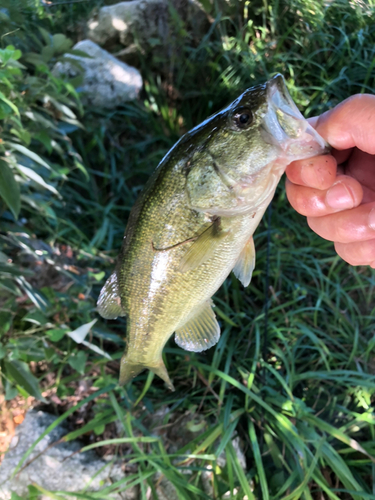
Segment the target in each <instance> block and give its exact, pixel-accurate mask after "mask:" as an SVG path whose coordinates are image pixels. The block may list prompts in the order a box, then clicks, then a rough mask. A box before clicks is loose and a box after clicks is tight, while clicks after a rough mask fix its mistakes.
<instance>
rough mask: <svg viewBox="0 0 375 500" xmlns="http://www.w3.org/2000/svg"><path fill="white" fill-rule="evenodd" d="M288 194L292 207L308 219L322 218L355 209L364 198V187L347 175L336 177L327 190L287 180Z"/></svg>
mask: <svg viewBox="0 0 375 500" xmlns="http://www.w3.org/2000/svg"><path fill="white" fill-rule="evenodd" d="M286 193H287V196H288V199H289V202H290V204H291V205H292V207H293V208H294V209H295V210H297V212H299V213H300V214H302V215H305V216H308V217H322V216H326V215H329V214H333V213H336V212H339V211H342V210H349V209H353V208H355V207H357V206H358V205H359V204H360V203H361V201H362V198H363V189H362V186H361V185H360V184H359V182H358V181H356V180H355V179H353V178H352V177H349V176H346V175H339V176H338V177H336V179H335V182H334V183H333V184H332V185H330V187H329V188H328V189H325V190H323V189H317V188H313V187H306V186H301V185H296V184H294V183H293V182H291V181H290V180H288V179H287V181H286Z"/></svg>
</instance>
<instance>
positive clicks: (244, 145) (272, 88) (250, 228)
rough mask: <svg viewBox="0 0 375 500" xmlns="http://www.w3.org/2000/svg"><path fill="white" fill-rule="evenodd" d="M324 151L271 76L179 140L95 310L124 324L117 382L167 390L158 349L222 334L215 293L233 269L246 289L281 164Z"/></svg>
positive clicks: (142, 200)
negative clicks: (149, 379) (156, 380)
mask: <svg viewBox="0 0 375 500" xmlns="http://www.w3.org/2000/svg"><path fill="white" fill-rule="evenodd" d="M326 150H327V145H326V144H325V142H324V141H323V139H322V138H321V137H320V136H319V135H318V134H317V133H316V132H315V131H314V129H313V128H312V127H311V126H310V125H309V124H308V123H307V121H306V120H305V119H304V118H303V116H302V115H301V113H300V112H299V111H298V109H297V107H296V105H295V104H294V102H293V101H292V99H291V97H290V96H289V94H288V91H287V89H286V86H285V83H284V80H283V78H282V76H281V75H277V76H276V77H274V78H273V79H271V80H270V81H269V82H267V83H265V84H264V85H259V86H257V87H253V88H252V89H248V90H247V91H245V92H244V93H243V94H242V95H241V96H239V97H238V98H237V99H236V100H235V101H234V102H233V103H232V104H230V105H229V106H228V107H226V108H225V109H224V110H222V111H220V112H219V113H216V114H215V115H213V116H212V117H210V118H208V119H207V120H205V121H204V122H203V123H202V124H201V125H199V126H198V127H196V128H195V129H193V130H192V131H191V132H189V133H187V134H185V136H183V137H182V138H181V139H180V141H179V142H178V143H177V144H176V145H175V146H174V147H173V148H172V150H171V151H170V152H169V153H168V154H167V155H166V156H165V157H164V158H163V160H162V161H161V163H160V164H159V166H158V167H157V169H156V171H155V172H154V174H153V175H152V176H151V178H150V179H149V181H148V183H147V184H146V186H145V189H144V191H143V193H142V194H141V195H140V197H139V199H138V200H137V202H136V204H135V206H134V207H133V209H132V211H131V214H130V217H129V222H128V226H127V229H126V233H125V237H124V241H123V245H122V249H121V251H120V255H119V258H118V261H117V265H116V268H115V271H114V272H113V274H112V275H111V276H110V278H109V279H108V280H107V282H106V284H105V285H104V287H103V289H102V291H101V293H100V296H99V299H98V310H99V312H100V314H102V316H103V317H105V318H112V319H113V318H116V317H117V316H125V315H126V316H127V348H126V352H125V354H124V356H123V357H122V360H121V368H120V383H127V382H129V381H130V380H131V379H132V378H133V377H135V376H136V375H137V374H138V373H140V372H141V371H142V370H144V369H146V368H148V369H150V370H152V371H153V372H154V373H156V374H157V375H159V376H160V377H161V378H162V379H163V380H164V381H165V382H166V383H167V385H168V386H169V387H170V388H171V389H173V385H172V382H171V381H170V378H169V375H168V373H167V370H166V368H165V366H164V363H163V360H162V351H163V348H164V346H165V343H166V342H167V340H168V339H169V338H170V336H171V335H172V334H173V333H174V332H176V335H175V339H176V342H177V344H178V345H179V346H180V347H182V348H184V349H187V350H190V351H196V352H200V351H203V350H205V349H207V348H209V347H211V346H212V345H214V344H215V343H216V342H217V341H218V339H219V336H220V326H219V324H218V322H217V320H216V318H215V314H214V311H213V310H212V305H213V304H212V300H211V297H212V295H213V294H214V293H215V292H216V291H217V290H218V288H219V287H220V286H221V284H222V283H223V281H224V280H225V279H226V277H227V276H228V274H229V273H230V272H231V271H232V270H233V271H234V273H235V275H236V276H237V277H238V278H239V279H240V281H241V282H242V283H243V284H244V286H247V285H248V283H249V282H250V279H251V273H252V271H253V268H254V263H255V250H254V244H253V240H252V235H253V233H254V231H255V230H256V228H257V226H258V224H259V222H260V220H261V218H262V216H263V214H264V211H265V210H266V208H267V206H268V204H269V203H270V201H271V199H272V197H273V195H274V192H275V189H276V186H277V183H278V181H279V180H280V177H281V175H282V174H283V172H284V171H285V168H286V166H287V165H288V164H289V163H290V162H291V161H293V160H297V159H302V158H309V157H311V156H314V155H317V154H321V153H323V152H325V151H326Z"/></svg>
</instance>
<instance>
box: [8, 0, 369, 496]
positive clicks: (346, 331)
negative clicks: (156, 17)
mask: <svg viewBox="0 0 375 500" xmlns="http://www.w3.org/2000/svg"><path fill="white" fill-rule="evenodd" d="M97 5H99V3H98V4H97ZM201 5H202V8H203V9H204V10H205V12H206V14H207V18H208V29H207V32H206V33H205V34H204V35H203V36H202V37H201V38H200V39H197V38H194V37H193V36H191V35H190V34H189V32H188V31H187V30H185V29H183V28H184V22H183V20H179V19H175V18H174V24H173V25H172V26H171V34H170V41H169V53H168V55H167V56H163V55H162V54H160V53H157V54H155V55H152V54H146V55H142V53H140V54H139V55H138V65H139V67H140V69H141V71H142V75H143V78H144V82H145V85H144V90H143V93H142V96H141V99H140V101H139V102H136V103H127V104H124V105H122V106H120V107H119V108H117V109H115V110H112V111H103V110H95V109H90V110H88V109H85V110H84V112H81V111H80V105H79V100H78V99H77V95H76V93H75V91H74V89H73V87H71V86H69V85H70V84H69V83H66V82H62V81H60V80H56V79H54V77H53V76H52V75H51V73H50V68H51V65H52V64H53V63H54V61H55V59H56V58H57V57H60V55H61V53H59V52H57V53H56V54H55V53H54V55H53V57H51V59H49V60H48V61H45V64H44V66H43V65H42V69H41V66H40V64H39V65H38V64H36V65H35V62H36V61H37V60H38V61H39V60H40V59H39V58H38V57H39V56H38V57H36V56H35V54H39V53H42V51H43V47H44V46H46V45H48V40H52V42H51V43H52V46H53V40H61V41H62V40H63V39H62V38H61V37H60V38H58V39H56V38H53V37H54V36H55V37H56V35H57V34H60V35H65V36H66V37H67V36H69V37H72V33H74V29H73V28H72V26H71V25H69V32H67V31H66V30H65V31H64V25H65V23H64V19H66V17H64V16H70V15H71V11H69V9H70V7H68V6H65V7H64V6H56V7H55V8H56V9H57V8H58V9H59V10H58V12H59V14H58V15H56V12H57V11H54V13H52V10H51V9H52V8H48V9H47V10H43V12H42V13H40V14H39V17H37V18H33V19H31V20H30V17H27V19H28V21H27V22H29V23H31V22H32V23H34V25H33V26H34V32H35V37H34V38H33V40H32V41H27V40H28V38H27V34H24V35H25V37H24V38H22V37H21V34H19V35H15V34H14V35H12V36H13V37H15V36H19V37H20V40H21V41H22V43H28V44H29V46H31V45H32V48H31V49H29V50H26V48H23V50H22V54H19V53H18V52H17V53H16V54H15V53H14V52H13V56H12V57H13V59H14V60H15V61H18V62H19V64H21V65H23V67H22V68H21V67H20V66H18V64H15V65H14V64H13V63H12V67H14V68H18V76H17V71H16V72H13V70H12V72H13V73H12V74H13V76H14V78H20V72H21V73H22V72H23V71H24V72H25V73H24V74H25V75H28V76H27V77H28V78H30V79H35V78H44V79H45V80H44V81H45V82H46V83H45V85H46V87H44V88H50V87H48V85H49V86H51V85H52V87H53V89H54V90H53V92H56V94H57V95H55V94H53V96H52V97H53V99H55V101H51V102H56V103H60V104H59V106H66V107H67V108H68V109H70V110H71V113H74V118H73V117H70V118H69V116H65V115H64V114H63V115H61V114H58V116H56V115H54V114H53V113H55V106H57V104H53V105H52V108H48V106H47V107H46V106H44V104H43V103H44V100H43V99H44V98H43V96H40V95H39V94H38V95H39V97H36V98H35V100H34V101H33V102H32V103H31V104H27V103H26V104H24V103H23V104H22V106H23V108H22V109H24V110H25V111H21V112H20V115H22V113H24V114H25V117H23V116H22V117H21V118H22V120H21V123H22V128H23V129H26V131H27V133H28V134H29V136H30V137H28V136H27V134H26V135H24V137H22V132H20V134H21V135H20V134H19V135H18V136H17V137H14V132H12V129H11V126H10V125H9V126H8V129H7V130H8V132H7V133H8V134H13V135H12V137H11V139H9V142H11V143H12V144H16V146H17V147H14V146H8V147H7V149H6V151H10V156H6V155H5V153H4V155H5V156H4V157H3V158H5V159H3V161H6V162H7V164H8V168H9V169H10V170H11V171H12V173H13V174H14V179H15V182H16V183H17V184H18V188H15V189H19V192H20V200H21V204H20V212H19V214H20V218H18V219H17V215H18V211H17V210H15V209H14V207H13V208H12V206H10V205H9V202H8V201H7V199H6V197H5V196H3V200H4V207H3V213H2V224H4V225H2V228H3V229H2V233H1V238H2V240H1V241H2V245H3V246H2V252H3V253H2V254H0V256H1V255H5V257H4V258H3V262H4V264H3V266H7V268H6V269H5V271H4V273H5V274H4V278H5V279H4V281H5V285H3V286H2V290H7V292H6V293H7V294H8V296H7V297H8V298H7V299H5V297H6V295H4V294H3V295H1V298H0V300H1V304H2V305H3V307H2V313H1V314H5V315H6V316H4V318H5V319H6V321H5V319H4V320H3V322H2V326H1V328H2V336H1V338H0V341H1V342H2V347H0V349H3V350H0V357H2V363H3V364H2V377H3V385H4V388H5V390H6V391H8V392H7V397H8V398H11V397H12V396H14V395H15V394H16V393H17V391H18V392H20V393H21V394H24V395H26V394H32V395H34V396H36V397H43V396H42V393H43V394H44V395H45V396H44V397H46V398H48V394H49V393H50V392H51V391H52V392H55V393H56V394H57V396H58V397H59V398H60V399H61V400H64V398H68V397H69V396H72V394H74V391H75V384H77V383H78V381H79V380H81V381H82V380H84V381H85V383H86V384H87V385H88V386H89V387H94V388H95V389H96V392H95V393H94V394H91V395H88V396H87V397H86V398H83V399H82V400H81V401H79V403H78V405H77V407H72V408H70V409H69V410H68V411H66V412H65V413H64V412H62V414H61V416H60V420H64V419H67V418H69V419H70V418H71V416H72V415H73V414H74V412H75V411H78V410H79V409H80V408H81V407H85V405H86V404H88V403H89V404H90V405H91V406H90V408H91V409H92V411H91V413H90V414H89V416H88V417H87V420H86V421H85V423H84V424H82V425H81V427H78V428H75V429H72V431H71V432H70V433H69V434H68V435H67V436H66V437H65V439H66V440H67V441H69V440H70V439H73V438H76V437H79V436H81V437H84V439H85V442H84V445H83V450H85V449H89V448H96V449H97V450H100V449H107V448H106V447H109V446H110V447H111V450H112V451H113V457H114V458H113V460H119V461H120V460H122V461H124V462H125V464H126V470H127V471H129V472H127V474H126V475H124V477H123V478H122V479H120V480H118V481H117V482H115V483H113V484H112V485H111V486H107V487H106V488H103V490H102V491H100V492H95V493H87V492H85V491H83V492H82V494H81V496H80V498H87V499H91V498H92V499H94V498H97V499H99V498H110V497H111V495H112V494H114V493H116V492H121V491H126V490H127V489H129V488H131V487H136V488H138V492H139V493H138V494H139V498H142V499H143V498H144V499H146V498H159V497H160V498H162V497H161V494H162V493H161V491H162V488H163V481H166V480H168V481H169V482H170V483H171V484H172V485H173V487H174V490H175V492H176V495H177V498H181V499H196V498H206V499H212V498H215V499H224V498H233V499H245V498H247V499H248V500H249V499H250V500H253V499H262V500H271V499H272V500H276V499H280V500H281V499H283V500H298V499H300V498H301V499H306V500H318V499H319V500H320V499H332V500H337V499H340V500H347V499H354V500H363V499H371V498H375V496H374V495H375V466H374V463H375V458H374V457H375V440H374V437H375V436H374V424H375V418H374V407H373V405H374V392H375V378H374V369H375V358H374V347H375V337H374V328H373V317H374V305H375V304H374V301H373V291H374V287H375V280H374V274H373V271H372V270H371V269H368V268H365V267H351V266H349V265H347V264H346V263H344V262H343V261H341V259H340V258H339V257H338V256H337V255H336V254H335V252H334V249H333V245H332V244H331V243H329V242H326V241H324V240H322V239H320V238H319V237H318V236H316V235H315V234H314V233H312V232H311V231H310V230H309V228H308V227H307V224H306V222H305V220H304V218H302V217H301V216H299V215H298V214H297V213H295V212H294V211H293V210H292V209H291V207H290V206H289V205H288V202H287V200H286V197H285V193H284V188H283V185H280V186H279V189H278V191H277V194H276V197H275V199H274V201H273V203H272V212H271V214H270V217H269V219H268V221H269V222H270V223H268V222H267V223H266V222H263V223H262V224H261V225H260V226H259V228H258V230H257V232H256V234H255V247H256V251H257V266H256V269H255V272H254V275H253V279H252V282H251V284H250V286H249V287H248V288H247V289H243V288H242V286H241V285H240V284H239V282H238V281H237V280H236V279H235V278H234V276H230V277H229V278H228V279H227V281H226V282H225V283H224V285H223V286H222V287H221V289H220V290H219V292H218V293H217V294H216V296H215V297H214V302H215V305H216V308H215V311H216V313H217V316H218V319H219V320H220V323H221V329H222V335H221V339H220V341H219V343H218V344H217V346H215V347H214V348H212V349H210V350H209V351H207V352H206V353H201V354H196V353H188V352H186V351H182V350H181V349H179V348H178V347H177V346H176V344H175V343H174V341H173V340H171V341H170V342H169V344H168V345H167V347H166V349H165V354H166V359H165V361H166V365H167V368H168V371H169V372H170V374H171V377H172V378H173V380H174V385H175V387H176V392H174V393H170V392H169V391H168V390H167V389H166V388H165V387H164V384H163V383H162V381H161V380H159V379H157V378H154V379H153V375H152V374H150V373H146V372H144V373H143V374H141V375H140V376H139V377H137V379H136V380H135V381H134V382H133V383H132V384H131V385H130V386H128V387H126V388H123V387H118V385H117V371H118V365H119V363H118V361H119V358H120V357H121V354H122V351H123V349H124V341H123V337H124V331H125V321H126V320H124V319H121V320H118V321H116V322H112V321H111V322H105V321H104V320H101V319H99V318H98V316H97V313H96V312H95V301H96V297H97V296H98V293H99V290H100V287H101V286H102V284H103V283H104V279H105V276H107V275H108V274H109V273H110V272H111V271H112V268H113V263H114V259H115V257H116V255H117V252H118V249H119V247H120V245H121V240H122V235H123V231H124V227H125V226H126V222H127V218H128V216H129V212H130V210H131V207H132V205H133V203H134V201H135V199H136V197H137V196H138V194H139V192H140V191H141V189H142V187H143V185H144V183H145V182H146V180H147V178H148V177H149V175H150V174H151V172H152V171H153V169H154V168H155V167H156V165H157V163H158V162H159V161H160V159H161V158H162V157H163V156H164V154H165V153H166V152H167V151H168V149H169V148H170V147H171V146H172V145H173V144H174V143H175V142H176V140H177V139H178V138H179V137H180V136H181V135H182V134H183V133H184V132H185V131H187V130H189V129H190V128H192V127H193V126H194V125H196V124H198V123H199V122H200V121H202V120H203V119H205V118H206V117H207V116H209V115H210V114H212V113H213V112H215V111H217V110H218V109H220V107H222V106H224V105H225V104H227V103H228V102H230V101H231V100H232V99H234V98H235V97H236V96H237V95H238V94H239V93H240V92H241V91H243V90H244V89H245V88H246V87H249V86H251V85H254V84H256V83H259V82H263V81H265V80H266V79H267V78H269V77H270V76H271V75H272V74H274V73H275V72H280V73H283V74H284V76H285V78H286V81H287V84H288V87H289V90H290V92H291V94H292V96H293V98H294V99H295V101H296V103H297V104H298V105H299V107H300V109H301V110H303V112H304V113H305V115H306V116H313V115H316V114H319V113H321V112H323V111H325V110H327V109H329V108H331V107H332V106H334V105H336V104H337V103H339V102H340V101H342V100H343V99H345V98H346V97H348V96H350V95H352V94H354V93H360V92H370V93H372V92H373V89H374V78H375V65H374V61H375V52H374V51H375V49H374V47H375V25H374V23H373V18H374V16H375V6H374V5H373V3H372V2H370V1H369V2H361V1H353V2H348V1H332V2H323V1H318V0H316V1H313V0H311V1H302V0H301V1H298V0H288V1H285V2H278V1H272V2H267V1H262V2H260V1H254V2H247V1H246V2H210V1H206V0H205V1H203V0H202V1H201ZM85 8H86V7H85ZM75 9H79V6H78V4H77V5H75ZM79 12H81V13H85V12H83V11H78V10H76V13H77V16H78V14H79ZM25 15H26V14H25ZM78 17H79V16H78ZM38 26H41V27H42V28H43V29H42V30H40V29H39V28H38ZM43 30H47V31H48V30H49V31H48V33H49V34H50V37H46V36H43ZM44 35H45V34H44ZM11 41H12V43H13V46H14V48H11V49H7V50H11V51H17V50H18V49H17V47H16V46H15V45H16V43H15V39H14V38H13V39H12V40H11ZM20 43H21V42H20ZM56 43H57V42H56ZM69 49H70V47H67V46H66V47H65V50H69ZM3 50H5V48H4V49H3ZM28 52H33V53H34V56H30V54H29V55H28V56H27V55H26V54H27V53H28ZM46 52H47V51H46V50H45V51H44V53H46ZM49 53H51V51H50V52H49ZM54 58H55V59H54ZM4 68H6V64H5V66H4V62H3V70H4ZM13 76H12V78H13ZM8 79H9V78H8ZM32 81H35V80H32ZM25 82H26V83H25ZM26 84H27V79H26V77H25V78H22V85H26ZM2 85H3V87H2V88H1V90H2V92H3V95H4V96H5V98H6V99H8V97H9V96H8V94H6V92H5V90H4V89H5V87H4V83H2ZM12 85H17V87H16V92H18V93H19V94H20V95H24V94H22V92H23V90H24V88H23V87H22V86H19V85H21V83H20V82H19V83H17V84H16V83H14V81H13V83H12ZM26 95H27V96H29V95H31V94H30V92H26ZM47 95H48V93H47ZM60 96H63V97H61V98H60ZM3 102H5V105H7V106H9V107H10V109H8V108H6V107H5V108H4V109H6V110H8V115H9V116H13V115H12V113H16V112H15V110H14V109H13V108H12V106H10V105H9V104H7V101H3ZM14 105H15V106H17V109H21V106H19V105H18V104H17V102H16V103H15V104H14ZM28 106H29V107H28ZM66 107H63V109H64V110H65V111H66ZM57 109H60V108H59V107H58V106H57ZM30 110H31V112H34V113H36V114H38V116H39V115H41V116H42V117H43V119H44V120H48V121H49V122H51V123H52V125H53V126H52V125H51V131H53V132H51V133H53V134H55V135H53V140H51V144H49V143H47V142H46V141H47V136H48V137H49V138H50V137H51V136H50V135H49V134H47V135H46V134H44V135H43V136H40V137H39V136H38V132H37V131H36V130H34V129H33V128H32V123H31V122H29V121H27V120H31V119H30V118H26V116H27V117H28V116H29V115H26V113H29V111H30ZM68 114H69V113H68ZM8 115H7V116H8ZM15 117H16V118H17V116H16V115H15ZM6 119H10V118H9V117H8V118H6ZM12 120H13V121H14V120H15V118H14V119H13V118H12ZM18 120H19V118H18ZM69 120H76V121H74V122H72V123H71V122H70V121H69ZM13 121H12V123H13ZM16 122H17V120H16ZM43 123H44V122H43ZM68 125H70V126H68ZM13 128H15V127H13ZM56 129H57V130H56ZM15 130H18V129H16V128H15ZM19 130H21V128H19ZM9 137H10V136H9ZM25 138H26V140H25ZM43 138H44V139H43ZM42 139H43V140H42ZM7 140H8V139H7ZM53 141H54V142H53ZM52 142H53V144H52ZM20 145H21V146H23V147H24V148H28V150H29V151H32V152H34V153H35V154H38V158H40V159H41V160H42V161H44V162H46V163H47V164H48V165H49V166H50V167H51V170H48V173H47V171H46V170H44V171H43V170H42V169H43V168H45V167H43V165H42V164H40V162H38V161H36V159H35V156H33V155H31V158H30V154H29V156H27V155H25V154H21V156H20V148H19V146H20ZM17 148H18V149H17ZM23 151H24V150H23ZM13 156H14V157H15V158H16V160H15V163H12V162H11V161H10V160H9V158H12V157H13ZM25 157H26V158H28V160H27V161H29V160H30V161H31V163H28V164H27V165H25V166H26V167H27V168H29V169H31V170H32V171H33V172H35V173H37V174H39V175H40V176H41V177H42V178H43V179H44V181H45V183H46V184H47V185H50V186H52V187H53V188H54V189H56V190H57V191H58V194H56V193H54V192H53V190H52V191H51V189H48V187H47V188H46V189H45V186H44V188H43V190H41V191H36V187H35V177H34V181H33V183H31V181H29V180H27V178H25V176H23V175H22V171H21V172H19V167H18V166H17V165H18V164H21V163H20V161H21V160H24V159H25ZM30 175H31V174H30ZM0 194H2V193H0ZM30 199H31V201H33V202H34V205H35V207H34V209H33V210H31V209H30V206H32V205H31V204H30V203H31V202H30ZM43 210H44V211H43ZM267 245H268V246H269V260H267ZM36 252H38V253H36ZM30 255H31V257H30ZM4 259H5V260H4ZM9 259H10V260H11V261H12V264H11V263H9V262H10V261H9ZM19 267H20V268H21V269H22V272H19V270H18V268H19ZM43 269H45V270H46V271H48V273H51V272H52V270H53V272H54V274H53V276H54V280H51V279H50V278H49V279H47V277H46V276H45V274H44V275H43V273H42V272H41V271H42V270H43ZM48 273H47V274H48ZM29 274H30V276H29ZM36 274H37V275H38V279H37V278H36ZM267 274H268V279H267ZM43 276H44V278H43ZM14 277H15V278H14ZM42 278H43V279H42ZM266 282H268V285H269V286H268V288H267V289H266V287H265V284H266ZM10 289H12V290H13V291H12V292H11V293H13V295H11V298H10V299H9V290H10ZM0 293H1V291H0ZM3 311H4V312H3ZM266 317H267V321H266ZM4 325H5V326H4ZM2 353H4V354H2ZM30 367H31V373H32V375H33V379H32V380H33V387H30V386H28V385H27V384H26V383H25V380H26V379H27V377H26V375H25V374H27V373H29V370H30ZM51 371H52V372H53V373H54V374H55V375H54V376H53V377H49V376H48V373H49V372H51ZM34 379H35V380H34ZM151 382H152V383H151ZM49 391H50V392H49ZM115 422H116V423H117V427H116V428H117V433H116V434H113V435H111V437H110V438H109V439H107V438H106V437H105V436H107V435H108V434H105V432H106V431H107V432H109V429H112V428H113V427H111V426H113V424H114V423H115ZM50 430H52V429H48V430H47V432H48V431H50ZM31 452H32V449H30V450H29V452H28V454H30V453H31ZM27 459H28V456H25V457H24V459H23V461H22V463H20V464H19V468H21V467H24V466H25V464H27ZM33 488H34V489H33ZM33 488H31V489H30V495H31V498H34V497H35V496H37V495H38V494H41V493H42V490H40V489H39V490H38V488H37V487H36V486H34V487H33ZM32 495H34V497H33V496H32ZM51 495H52V493H51ZM53 495H54V496H53V498H65V497H66V495H67V493H66V492H65V493H64V492H54V493H53Z"/></svg>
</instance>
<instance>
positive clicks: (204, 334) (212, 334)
mask: <svg viewBox="0 0 375 500" xmlns="http://www.w3.org/2000/svg"><path fill="white" fill-rule="evenodd" d="M211 306H212V301H211V299H210V300H208V301H207V302H204V303H203V304H202V305H201V306H199V307H198V308H197V310H196V311H194V312H193V315H192V316H190V318H189V320H188V321H187V322H186V323H185V324H184V325H183V326H182V327H181V328H179V329H178V330H176V334H175V341H176V344H177V345H179V346H180V347H182V349H185V350H186V351H193V352H201V351H205V350H206V349H209V348H210V347H212V346H213V345H215V344H216V343H217V342H218V341H219V338H220V326H219V323H218V322H217V321H216V317H215V313H214V312H213V310H212V307H211Z"/></svg>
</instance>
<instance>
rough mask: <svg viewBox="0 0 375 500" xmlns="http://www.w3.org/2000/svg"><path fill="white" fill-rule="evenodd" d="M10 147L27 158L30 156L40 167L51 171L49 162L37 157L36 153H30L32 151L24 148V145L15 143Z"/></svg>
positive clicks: (11, 143)
mask: <svg viewBox="0 0 375 500" xmlns="http://www.w3.org/2000/svg"><path fill="white" fill-rule="evenodd" d="M9 145H10V147H11V148H13V149H15V150H16V151H18V152H19V153H22V154H23V155H25V156H28V157H29V158H30V159H31V160H33V161H35V163H39V165H42V167H45V168H48V170H51V167H50V166H49V165H48V163H47V162H45V161H44V160H42V158H41V157H40V156H39V155H37V154H36V153H33V152H32V151H30V149H27V148H25V146H22V144H17V143H15V142H9Z"/></svg>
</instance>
